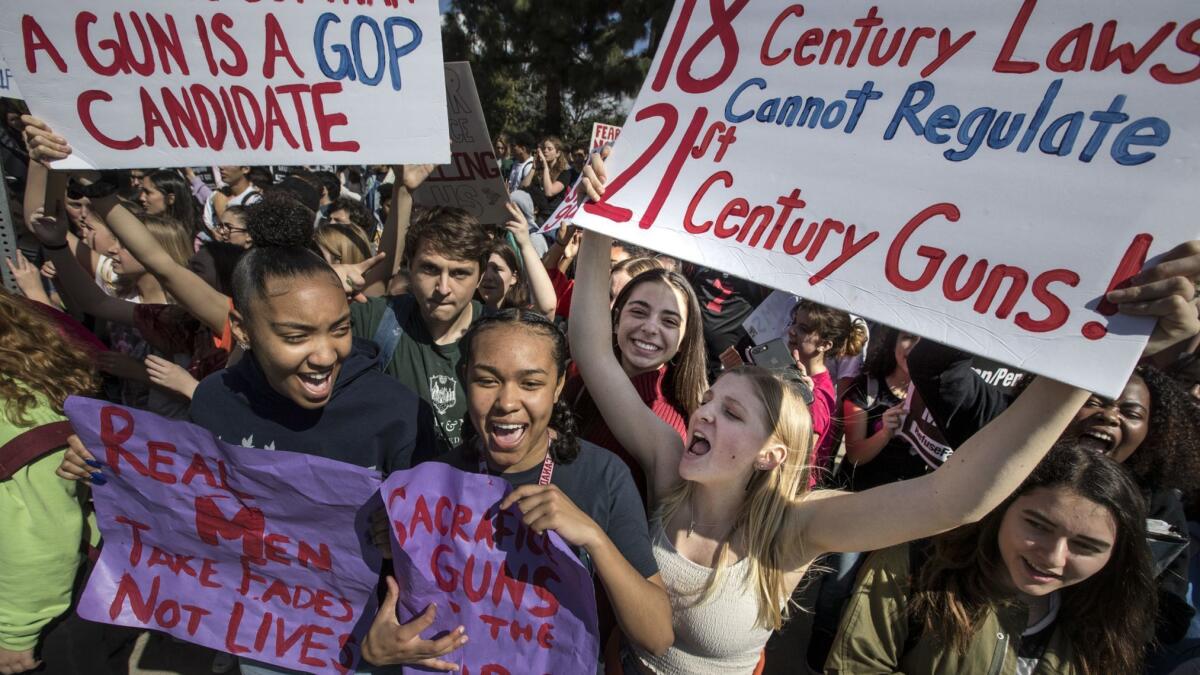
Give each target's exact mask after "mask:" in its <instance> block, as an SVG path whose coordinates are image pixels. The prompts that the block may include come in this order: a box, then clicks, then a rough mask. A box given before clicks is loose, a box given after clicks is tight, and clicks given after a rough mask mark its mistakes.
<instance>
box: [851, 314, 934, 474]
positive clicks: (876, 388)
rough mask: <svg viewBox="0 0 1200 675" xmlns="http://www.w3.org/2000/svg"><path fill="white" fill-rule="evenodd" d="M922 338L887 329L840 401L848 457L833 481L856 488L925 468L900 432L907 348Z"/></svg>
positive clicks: (906, 381) (904, 395)
mask: <svg viewBox="0 0 1200 675" xmlns="http://www.w3.org/2000/svg"><path fill="white" fill-rule="evenodd" d="M920 339H921V338H919V337H917V336H916V335H913V334H912V333H906V332H904V331H900V330H895V329H891V328H888V329H885V330H884V331H883V334H882V335H881V336H880V338H879V344H878V347H873V349H872V350H871V353H870V355H869V356H868V359H867V363H866V364H865V366H864V367H863V372H862V374H860V375H859V376H858V377H857V378H856V379H855V380H854V383H853V384H852V385H851V386H850V389H849V390H848V391H847V392H846V396H845V399H844V400H843V401H842V414H843V416H844V418H845V428H846V458H845V459H843V460H842V464H841V466H840V467H839V468H838V474H837V476H836V479H835V482H836V483H837V484H839V485H844V486H845V487H847V488H849V489H850V490H853V491H855V492H858V491H861V490H866V489H869V488H872V487H875V486H876V485H883V484H884V483H890V482H892V481H896V480H905V479H908V478H914V477H916V476H920V475H921V474H923V473H925V470H926V467H925V462H924V461H923V460H922V459H921V458H920V456H918V455H916V454H915V453H914V452H913V451H912V446H911V445H910V444H909V442H908V441H906V440H905V439H904V438H903V437H901V436H900V435H899V432H900V427H901V425H902V424H903V422H904V418H905V416H906V415H907V410H906V408H905V400H906V399H907V397H908V389H909V376H908V361H907V356H908V352H909V351H911V350H912V348H913V347H914V346H916V344H917V342H919V341H920Z"/></svg>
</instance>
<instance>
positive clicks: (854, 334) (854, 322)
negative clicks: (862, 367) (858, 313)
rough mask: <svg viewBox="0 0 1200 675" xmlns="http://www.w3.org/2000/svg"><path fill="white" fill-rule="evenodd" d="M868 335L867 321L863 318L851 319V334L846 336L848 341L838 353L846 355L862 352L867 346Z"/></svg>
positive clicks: (855, 354)
mask: <svg viewBox="0 0 1200 675" xmlns="http://www.w3.org/2000/svg"><path fill="white" fill-rule="evenodd" d="M868 337H869V334H868V333H867V322H866V321H863V320H862V319H851V326H850V335H849V336H847V337H846V341H845V342H844V343H843V344H842V348H841V350H840V351H838V352H837V355H838V356H841V357H846V356H858V355H859V354H862V353H863V350H864V349H866V347H867V338H868Z"/></svg>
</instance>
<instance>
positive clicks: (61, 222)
mask: <svg viewBox="0 0 1200 675" xmlns="http://www.w3.org/2000/svg"><path fill="white" fill-rule="evenodd" d="M30 231H31V232H33V234H34V236H36V237H37V238H38V240H39V241H41V242H42V246H43V247H44V248H45V250H46V256H47V257H48V258H49V259H50V261H51V262H53V263H54V268H55V270H56V271H57V272H58V276H57V278H58V283H60V284H62V287H63V290H64V291H65V292H66V294H67V297H68V298H69V299H70V302H72V303H74V305H75V307H74V308H75V309H77V310H80V311H83V312H87V313H88V314H91V315H92V316H95V317H96V318H99V319H104V320H106V321H116V322H118V323H123V324H128V325H132V324H133V309H134V307H136V306H137V305H135V304H134V303H132V302H129V301H127V300H122V299H120V298H114V297H112V296H109V295H106V294H105V293H104V291H102V290H100V287H99V286H97V285H96V282H95V280H93V279H92V277H91V276H89V275H88V273H87V272H85V271H84V269H83V267H81V266H80V265H79V261H77V260H76V259H75V256H74V255H73V254H72V253H71V249H70V248H68V246H67V224H66V215H65V214H59V217H57V218H55V217H51V216H46V215H45V214H44V213H43V212H42V211H41V210H38V211H37V213H36V214H35V216H34V218H33V219H32V226H31V227H30Z"/></svg>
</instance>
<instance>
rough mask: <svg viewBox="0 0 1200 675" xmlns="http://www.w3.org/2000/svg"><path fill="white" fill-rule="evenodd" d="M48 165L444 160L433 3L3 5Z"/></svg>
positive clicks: (138, 0)
mask: <svg viewBox="0 0 1200 675" xmlns="http://www.w3.org/2000/svg"><path fill="white" fill-rule="evenodd" d="M0 18H3V19H4V22H3V27H2V28H0V50H2V51H3V54H4V58H5V60H6V61H7V62H8V65H9V67H10V68H11V69H12V71H13V73H15V74H16V76H17V78H18V80H19V81H20V83H21V92H22V93H23V94H24V95H25V100H26V102H27V103H28V104H29V107H30V109H31V110H32V111H33V113H34V114H35V115H37V116H38V117H41V118H43V119H44V120H45V121H46V122H48V123H49V124H50V126H51V127H53V129H54V130H55V131H56V132H57V133H59V134H61V135H63V136H65V137H66V138H67V139H68V140H69V141H70V142H71V146H72V148H73V149H74V151H75V154H74V155H72V156H71V157H69V158H67V159H65V160H63V161H61V162H58V163H56V164H55V168H64V169H65V168H108V169H120V168H132V167H145V166H195V165H204V164H227V165H229V164H243V165H260V164H300V165H302V164H312V163H326V164H389V163H401V162H435V163H437V162H445V161H446V160H447V158H448V156H449V148H448V144H447V135H448V134H447V125H446V105H445V99H443V98H442V92H443V91H444V90H445V87H444V86H443V82H442V45H441V15H440V14H439V12H438V4H437V2H436V0H409V2H405V3H401V2H399V0H381V1H380V2H372V3H362V2H355V3H333V2H311V3H300V2H288V3H281V2H247V1H246V0H217V1H213V2H195V1H194V0H153V1H150V0H98V1H97V2H91V3H87V4H86V5H75V4H69V3H61V2H45V1H44V0H6V1H5V2H4V3H3V5H0Z"/></svg>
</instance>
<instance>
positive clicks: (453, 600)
mask: <svg viewBox="0 0 1200 675" xmlns="http://www.w3.org/2000/svg"><path fill="white" fill-rule="evenodd" d="M510 491H511V488H510V487H509V485H508V483H507V482H505V481H504V479H502V478H496V477H493V476H485V475H481V474H469V473H465V472H463V471H459V470H457V469H454V468H452V467H450V466H448V465H445V464H438V463H427V464H422V465H421V466H418V467H417V468H415V469H411V470H408V471H398V472H396V473H393V474H392V475H391V476H389V477H388V479H387V480H386V481H385V482H384V484H383V489H382V492H383V496H384V501H385V502H386V504H387V511H388V517H389V518H390V519H391V522H392V528H391V530H392V558H393V560H392V561H393V564H394V566H395V572H396V580H397V582H399V584H400V588H401V593H400V602H399V605H398V607H397V610H398V612H399V614H400V616H399V620H400V622H401V623H404V622H407V621H410V620H411V619H412V618H413V617H414V616H416V615H418V614H420V613H421V612H423V611H424V610H425V608H426V607H428V606H429V605H430V604H435V605H437V619H436V620H435V621H434V624H433V627H432V628H431V629H430V631H429V635H425V636H424V637H430V636H431V635H438V636H440V635H442V634H445V633H446V632H448V631H451V630H454V629H455V628H456V627H458V626H463V627H464V628H466V635H467V637H468V638H469V640H468V642H467V644H466V646H464V647H463V648H462V649H460V650H458V651H455V652H451V653H450V654H447V655H446V656H443V657H442V658H443V659H444V660H447V661H450V662H452V663H457V664H459V666H460V667H461V671H460V672H461V673H462V675H509V674H512V675H516V674H517V673H535V674H536V673H590V672H594V671H595V670H596V662H597V660H598V655H599V642H598V638H597V632H598V631H597V621H596V599H595V595H594V593H595V591H594V590H593V585H592V579H591V576H590V575H589V574H588V572H587V570H586V569H584V567H583V565H582V564H580V562H579V559H578V558H576V557H575V555H574V554H573V553H572V552H571V550H570V548H568V547H567V545H566V544H565V543H564V542H563V540H562V539H561V538H560V537H559V536H558V534H557V533H554V532H546V533H543V534H536V533H535V532H534V531H533V530H530V529H529V528H527V527H526V526H525V524H524V523H522V522H521V516H520V515H519V513H518V512H517V511H516V510H515V507H514V508H512V509H509V510H507V511H500V510H499V509H497V508H496V507H497V506H498V504H499V502H500V500H501V499H503V498H504V495H506V494H508V493H509V492H510Z"/></svg>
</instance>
